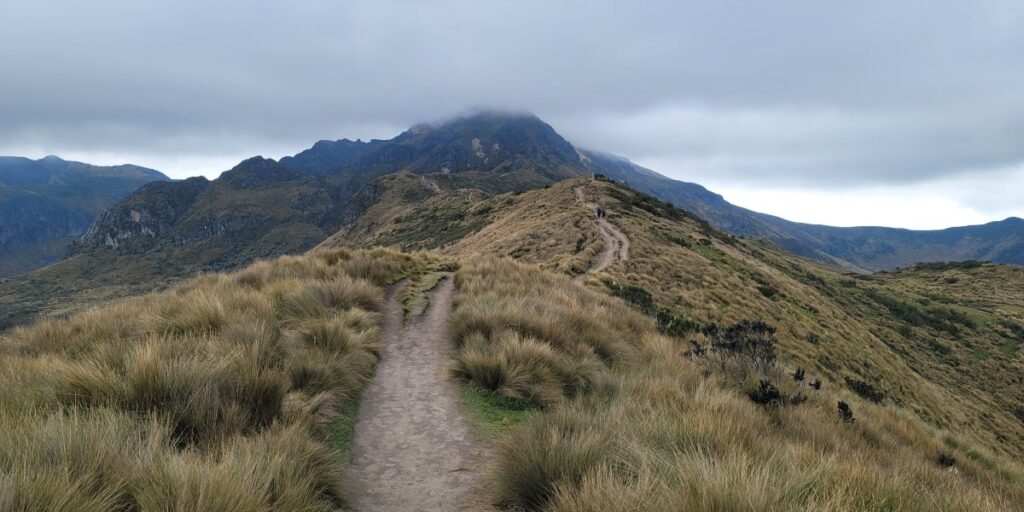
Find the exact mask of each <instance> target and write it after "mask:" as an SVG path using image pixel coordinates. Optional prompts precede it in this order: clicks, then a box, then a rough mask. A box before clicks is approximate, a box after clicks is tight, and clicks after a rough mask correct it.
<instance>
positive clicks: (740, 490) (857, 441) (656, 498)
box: [451, 259, 1024, 511]
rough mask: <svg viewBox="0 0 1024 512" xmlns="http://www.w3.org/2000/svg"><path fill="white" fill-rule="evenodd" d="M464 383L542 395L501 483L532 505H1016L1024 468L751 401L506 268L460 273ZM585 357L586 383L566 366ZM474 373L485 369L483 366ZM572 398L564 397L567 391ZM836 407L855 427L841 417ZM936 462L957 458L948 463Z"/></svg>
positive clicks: (893, 413) (649, 325)
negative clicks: (562, 369) (562, 367)
mask: <svg viewBox="0 0 1024 512" xmlns="http://www.w3.org/2000/svg"><path fill="white" fill-rule="evenodd" d="M456 284H457V286H458V294H457V297H456V304H457V308H456V311H455V314H454V317H453V319H452V326H451V329H452V333H453V337H454V338H455V341H456V343H457V346H458V348H459V354H458V356H457V363H456V374H457V375H459V376H461V377H462V378H464V379H466V380H468V381H470V382H472V383H474V384H475V385H478V386H481V387H484V388H488V389H491V390H494V391H496V392H497V393H499V394H501V395H504V396H509V397H515V398H526V399H530V400H534V401H536V402H538V403H540V404H541V405H543V406H544V407H545V409H544V412H542V413H538V414H533V415H531V416H530V417H529V418H528V419H527V420H526V421H525V423H524V424H522V425H521V426H519V427H516V428H513V429H512V430H511V431H510V432H509V433H508V434H507V436H506V437H505V438H504V439H503V440H502V441H500V443H499V447H498V461H497V469H496V473H495V480H496V484H497V485H498V487H499V488H500V489H501V492H502V497H503V499H504V500H506V501H507V502H508V503H510V504H515V505H519V506H523V507H526V508H528V509H535V510H552V511H597V510H665V511H670V510H708V511H711V510H715V511H718V510H920V511H930V510H964V511H966V510H1014V509H1016V508H1017V507H1019V504H1020V503H1024V488H1022V486H1021V480H1020V476H1019V470H1018V469H1017V468H1016V466H1013V465H1011V464H1009V463H1003V462H997V461H998V460H999V459H997V458H994V457H991V456H984V457H982V456H980V453H981V452H980V450H976V449H972V448H969V447H968V446H967V445H966V444H962V443H960V442H958V441H957V442H954V441H952V438H949V439H941V438H940V437H939V435H938V434H937V433H935V432H933V431H932V430H931V429H929V428H928V427H926V426H924V425H923V424H922V423H920V421H919V420H917V419H913V418H911V417H909V416H907V415H905V414H903V413H901V412H900V411H898V410H894V409H893V408H891V407H889V406H884V405H876V404H871V403H867V402H865V401H862V400H860V399H859V398H857V397H855V396H852V394H851V393H848V392H845V391H833V390H829V389H827V388H826V390H823V391H820V392H813V391H812V392H809V399H808V400H807V402H805V403H803V404H800V405H791V406H783V407H768V408H765V407H762V406H758V405H756V404H754V403H752V402H751V401H750V400H748V399H747V398H746V397H745V396H744V395H743V394H742V392H741V388H738V387H736V386H735V385H733V384H730V383H729V382H727V380H726V379H725V378H724V377H723V376H722V375H721V374H720V373H719V372H718V370H717V363H716V362H714V361H713V360H710V359H706V358H693V357H690V356H688V355H687V354H688V352H689V350H688V349H689V347H688V346H687V344H685V343H684V342H683V341H682V340H674V339H671V338H666V337H664V336H662V335H660V334H658V333H657V331H656V328H655V325H654V322H653V321H652V320H650V319H648V318H646V317H643V316H641V315H639V314H638V313H637V312H635V311H634V310H633V309H632V308H630V307H627V306H626V305H624V304H623V303H621V302H619V301H617V300H614V299H609V298H608V297H606V296H604V295H601V294H597V293H594V292H592V291H589V290H586V289H584V288H582V287H579V286H576V285H574V284H573V283H571V281H570V280H569V278H568V277H565V276H555V275H552V274H549V273H547V272H544V271H542V270H540V269H538V268H536V267H532V266H527V265H523V264H519V263H515V262H513V261H511V260H507V259H483V260H473V261H470V262H468V263H467V264H465V265H464V266H463V268H462V269H461V270H460V271H459V272H458V273H457V274H456ZM559 360H562V363H561V364H569V365H576V364H578V363H579V362H580V361H588V366H587V368H588V369H587V371H586V372H580V373H581V374H585V375H586V379H585V381H583V382H585V385H582V386H576V385H575V383H577V382H580V381H573V380H571V379H566V378H565V377H564V376H563V375H561V374H560V373H559V370H558V369H557V368H558V364H559ZM474 369H476V370H474ZM559 394H560V395H561V396H558V395H559ZM837 400H844V401H846V402H848V403H850V404H852V407H853V410H854V414H855V421H854V422H853V423H852V424H846V423H843V422H841V421H839V418H838V415H837V412H836V402H837ZM940 452H943V453H948V454H951V455H952V456H954V457H955V459H956V463H955V464H954V466H953V467H952V468H944V467H942V466H941V464H939V463H938V455H939V453H940Z"/></svg>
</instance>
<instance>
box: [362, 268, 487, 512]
mask: <svg viewBox="0 0 1024 512" xmlns="http://www.w3.org/2000/svg"><path fill="white" fill-rule="evenodd" d="M400 289H401V286H395V287H392V288H391V289H389V291H388V294H387V306H386V308H385V312H384V315H385V318H384V326H383V331H382V333H381V344H382V350H381V361H380V363H379V364H378V366H377V374H376V376H375V377H374V380H373V382H372V383H371V384H370V385H369V387H367V389H366V393H365V394H364V396H363V401H362V405H361V406H360V411H359V420H358V423H357V424H356V429H355V433H354V435H353V438H352V461H351V462H350V463H349V465H348V468H347V471H346V475H347V481H346V488H347V491H348V492H347V496H348V498H349V501H350V503H351V505H352V507H353V508H354V509H355V510H356V511H358V512H378V511H394V512H401V511H449V510H451V511H454V510H464V508H463V507H464V505H465V504H466V503H468V502H470V501H471V500H472V499H473V498H474V495H475V494H476V493H477V491H478V490H479V489H480V487H481V485H482V484H483V483H484V472H483V467H484V464H485V462H486V456H487V452H486V448H485V447H483V446H482V445H480V444H479V443H477V442H476V441H475V440H474V439H473V435H472V433H471V432H470V430H469V427H468V426H467V424H466V420H465V419H464V418H463V416H462V411H460V410H459V403H458V400H459V398H458V387H457V385H456V383H455V382H454V381H453V380H452V379H451V378H449V377H448V375H447V372H446V370H445V369H446V367H447V363H448V360H449V351H450V350H451V344H450V341H449V338H448V318H449V317H450V316H451V310H452V294H453V290H454V285H453V283H452V278H451V276H447V277H445V278H444V279H443V280H441V282H440V283H438V285H437V286H436V287H435V288H434V290H432V291H431V292H429V294H428V298H429V301H430V302H429V304H428V306H427V309H426V310H425V311H424V312H423V313H421V314H419V315H417V316H414V317H413V318H412V319H410V320H409V321H408V323H407V325H405V326H404V327H403V325H402V315H403V309H402V304H401V303H400V302H399V300H398V295H399V292H400Z"/></svg>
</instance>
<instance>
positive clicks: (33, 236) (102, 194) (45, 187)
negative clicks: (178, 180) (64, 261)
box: [0, 156, 168, 277]
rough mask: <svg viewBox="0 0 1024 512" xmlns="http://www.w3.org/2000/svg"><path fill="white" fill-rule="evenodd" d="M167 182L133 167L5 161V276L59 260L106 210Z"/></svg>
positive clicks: (1, 197) (0, 220)
mask: <svg viewBox="0 0 1024 512" xmlns="http://www.w3.org/2000/svg"><path fill="white" fill-rule="evenodd" d="M167 179H168V178H167V176H164V175H163V174H161V173H159V172H157V171H154V170H152V169H146V168H144V167H138V166H134V165H119V166H113V167H100V166H94V165H89V164H83V163H80V162H68V161H66V160H62V159H60V158H58V157H55V156H48V157H46V158H42V159H40V160H29V159H27V158H17V157H0V277H3V276H9V275H14V274H20V273H23V272H28V271H30V270H33V269H36V268H39V267H42V266H45V265H48V264H50V263H53V262H54V261H57V260H58V259H60V258H61V257H62V256H63V255H64V252H65V251H66V248H67V246H68V244H70V243H71V241H72V240H74V239H75V238H77V237H79V236H82V234H84V233H85V231H86V230H87V229H88V228H89V225H90V224H92V222H93V220H95V218H96V216H97V215H99V214H100V213H101V212H103V211H104V210H106V209H107V208H109V207H110V206H111V205H113V204H114V203H116V202H117V201H119V200H121V199H123V198H124V197H126V196H128V195H129V194H131V193H132V192H133V191H134V190H135V189H137V188H138V187H139V186H141V185H143V184H146V183H149V182H152V181H161V180H167Z"/></svg>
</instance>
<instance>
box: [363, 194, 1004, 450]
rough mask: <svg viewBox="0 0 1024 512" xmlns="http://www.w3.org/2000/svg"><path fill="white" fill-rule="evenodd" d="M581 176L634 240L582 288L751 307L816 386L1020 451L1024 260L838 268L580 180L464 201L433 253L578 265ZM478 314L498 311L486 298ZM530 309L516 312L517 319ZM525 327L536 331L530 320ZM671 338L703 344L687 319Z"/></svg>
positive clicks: (562, 267)
mask: <svg viewBox="0 0 1024 512" xmlns="http://www.w3.org/2000/svg"><path fill="white" fill-rule="evenodd" d="M580 185H585V186H587V187H588V192H587V195H588V198H589V199H590V200H592V201H595V202H597V203H599V204H601V205H602V206H603V207H605V208H606V209H607V211H608V212H609V221H611V222H613V223H614V224H616V225H617V226H618V227H619V228H620V229H621V230H622V231H623V232H624V233H626V235H627V236H629V238H630V239H631V242H632V247H631V250H630V260H629V261H627V262H624V263H616V264H613V265H612V266H610V267H609V268H608V269H606V270H605V271H603V272H600V273H598V274H596V275H588V276H587V277H586V279H585V283H586V285H587V286H588V287H590V288H592V289H595V290H600V291H602V292H605V293H609V292H612V291H613V290H612V289H611V287H610V286H609V285H608V284H606V283H607V282H610V283H614V284H615V285H617V286H619V287H627V286H628V287H637V288H640V289H643V290H645V291H646V292H648V293H649V294H650V297H651V302H652V304H653V306H655V307H656V308H660V309H663V310H666V311H668V312H670V313H672V314H674V315H677V318H678V319H681V320H682V321H683V322H682V324H683V325H685V324H687V323H690V324H691V325H695V326H697V327H698V328H699V327H700V326H703V325H706V324H709V323H716V324H718V325H721V326H724V325H728V324H732V323H734V322H738V321H741V320H763V321H765V322H767V323H769V324H771V325H773V326H775V327H776V328H778V333H777V335H776V339H777V341H778V344H779V348H780V352H781V353H782V357H783V358H784V359H785V360H786V361H787V362H788V364H789V365H790V366H793V367H797V366H799V367H803V368H805V369H806V370H807V372H808V374H809V375H810V376H813V377H818V376H820V377H822V378H823V379H824V381H825V385H826V387H827V388H833V387H841V388H844V387H846V384H845V379H846V378H851V379H855V380H859V381H865V382H869V383H871V384H872V385H874V386H875V387H876V388H878V389H881V390H882V391H883V392H884V393H885V394H886V396H887V398H886V402H887V403H890V404H894V405H897V406H900V407H903V408H905V409H907V410H909V411H912V412H913V414H915V415H917V416H918V417H919V418H920V419H922V420H923V421H925V422H927V423H928V425H929V426H930V427H932V428H935V429H938V430H948V431H950V432H953V433H955V434H956V435H957V436H958V437H962V438H965V439H968V440H970V441H971V443H972V444H975V445H978V446H982V447H984V448H985V449H986V450H987V451H991V452H996V453H1001V454H1004V455H1007V456H1010V457H1016V458H1020V457H1024V434H1022V432H1024V430H1022V429H1021V419H1020V417H1021V416H1024V406H1021V405H1020V404H1021V403H1022V401H1024V387H1021V386H1020V375H1021V374H1022V372H1024V348H1021V345H1022V344H1024V340H1022V339H1021V338H1022V334H1020V333H1022V332H1024V331H1018V332H1015V331H1014V330H1013V327H1012V326H1021V329H1024V308H1022V306H1021V303H1020V299H1019V297H1020V296H1021V290H1024V269H1022V268H1019V267H1008V266H995V265H987V266H984V267H981V268H976V269H959V270H957V269H954V270H948V271H941V272H940V271H906V272H901V273H890V274H877V275H873V276H854V275H847V274H843V273H841V271H839V270H837V269H834V268H829V267H825V266H823V265H821V264H818V263H815V262H811V261H807V260H804V259H801V258H798V257H795V256H793V255H790V254H788V253H786V252H784V251H782V250H780V249H779V248H777V247H775V246H773V245H771V244H768V243H766V242H761V241H757V240H742V239H735V238H733V237H730V236H728V235H726V234H724V233H721V232H719V231H717V230H715V229H713V228H711V227H710V226H708V225H706V224H705V223H702V222H700V221H699V220H697V219H695V218H693V217H692V216H688V215H685V214H682V213H677V214H672V215H668V214H666V210H665V209H664V208H662V207H661V206H659V205H657V204H654V203H646V202H644V200H642V198H639V196H636V195H635V194H634V193H633V192H632V191H630V190H628V189H626V188H623V187H620V186H617V185H614V184H610V183H606V182H586V181H582V180H567V181H565V182H560V183H556V184H554V185H552V186H550V187H547V188H545V189H539V190H534V191H529V192H524V193H521V194H503V195H498V196H493V197H490V198H487V199H485V200H483V201H480V202H478V203H476V204H475V205H474V206H473V209H474V211H475V210H481V211H486V212H487V214H486V217H487V222H486V223H485V224H484V225H482V226H481V227H478V228H476V229H475V230H474V231H472V232H470V233H468V234H465V235H464V236H463V237H462V238H460V239H458V240H457V241H455V242H454V243H446V244H445V245H444V246H442V247H439V252H441V253H442V254H444V255H446V256H450V257H453V258H456V259H460V260H463V261H467V260H469V259H472V258H474V257H487V256H510V257H513V258H515V259H517V260H519V261H523V262H528V263H535V264H537V265H539V266H540V267H541V268H543V269H546V270H551V271H555V272H558V273H563V274H568V275H576V274H578V273H580V272H582V271H584V269H586V268H588V267H589V266H590V264H591V262H592V260H593V259H594V257H595V255H596V254H597V253H598V252H600V250H601V248H602V242H601V239H600V237H599V236H597V234H596V230H595V226H594V220H593V213H592V212H591V211H590V210H589V209H588V208H585V207H584V206H582V205H580V204H578V203H577V202H576V201H575V198H574V194H573V188H574V187H576V186H580ZM431 201H433V202H432V203H430V204H435V205H436V204H440V203H439V202H443V201H444V199H443V196H440V197H435V198H432V199H431ZM428 207H429V205H426V206H422V208H421V209H422V210H429V208H428ZM421 213H422V212H421ZM427 218H431V217H430V215H425V214H424V215H421V216H420V217H409V218H407V219H405V220H404V221H403V223H401V224H402V229H403V230H405V231H407V232H417V230H418V229H428V227H426V226H424V225H423V224H424V223H425V222H427V221H426V220H423V219H427ZM417 222H419V224H417ZM393 227H394V224H393V223H387V224H386V225H383V226H377V228H379V229H381V230H382V232H380V233H377V235H379V236H375V232H374V229H375V228H374V227H373V226H365V231H364V232H362V233H361V240H363V241H365V242H366V243H374V242H377V241H387V240H389V237H390V235H389V234H388V233H391V232H392V231H389V230H392V228H393ZM877 294H880V295H877ZM877 296H885V297H894V298H896V299H897V300H899V301H903V302H906V303H908V304H912V305H915V306H916V307H919V308H921V310H922V311H925V312H926V313H927V310H928V309H929V308H933V309H934V310H935V311H936V312H937V313H941V315H930V316H931V317H932V318H925V319H924V320H925V321H923V322H922V321H917V323H908V322H907V321H906V319H901V318H899V317H898V316H897V315H895V314H894V313H893V312H892V311H891V310H890V309H889V308H888V307H886V306H885V305H884V304H881V303H880V302H879V301H878V300H876V299H873V298H872V297H877ZM523 307H526V308H529V307H530V305H529V304H525V305H524V306H523ZM508 308H509V309H510V310H513V311H514V310H516V309H518V308H519V305H510V306H509V307H508ZM488 314H492V315H508V314H510V313H508V312H504V311H501V310H500V308H494V309H493V310H492V311H491V312H490V313H488ZM531 315H532V313H528V314H523V315H521V316H524V317H526V318H525V319H517V320H516V321H520V322H529V321H531V319H530V318H529V317H530V316H531ZM942 315H956V316H957V317H960V316H962V317H966V318H969V319H970V321H971V323H972V325H973V327H969V326H963V325H958V326H954V328H949V322H945V323H943V321H941V318H940V317H941V316H942ZM926 316H929V315H926ZM936 318H938V319H939V321H933V320H935V319H936ZM911 320H914V319H911ZM525 337H526V338H531V337H532V338H542V337H540V336H537V335H536V333H534V332H530V333H528V335H527V336H525ZM681 337H682V338H683V339H684V340H685V341H687V342H696V343H703V344H706V343H708V339H707V338H706V337H704V336H703V335H702V334H701V333H700V332H699V331H696V330H691V331H689V332H684V333H682V334H681ZM556 341H559V340H558V339H557V338H556ZM474 357H476V356H474ZM492 366H493V365H492ZM481 370H484V368H483V367H481Z"/></svg>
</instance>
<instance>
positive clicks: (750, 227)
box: [581, 152, 1024, 271]
mask: <svg viewBox="0 0 1024 512" xmlns="http://www.w3.org/2000/svg"><path fill="white" fill-rule="evenodd" d="M581 154H582V155H583V157H584V161H585V163H586V164H587V166H588V168H589V169H591V170H593V171H594V172H599V173H602V174H604V175H606V176H608V177H609V178H612V179H615V180H619V181H624V182H626V183H628V184H629V185H630V186H631V187H633V188H635V189H636V190H639V191H641V192H646V193H648V194H651V195H653V196H655V197H658V198H659V199H662V200H663V201H668V202H670V203H672V204H674V205H676V206H678V207H680V208H683V209H685V210H688V211H690V212H692V213H694V214H696V215H698V216H700V217H702V218H704V219H705V220H707V221H708V222H710V223H711V224H713V225H714V226H715V227H717V228H719V229H722V230H724V231H727V232H729V233H732V234H733V235H737V236H749V237H757V238H765V239H768V240H771V241H772V242H775V243H776V244H778V245H779V246H781V247H782V248H784V249H786V250H788V251H790V252H792V253H795V254H798V255H800V256H806V257H810V258H814V259H817V260H820V261H824V262H828V263H832V264H835V265H839V266H840V267H844V268H847V269H849V270H858V271H878V270H891V269H895V268H899V267H906V266H909V265H913V264H915V263H923V262H934V261H964V260H981V261H992V262H995V263H1013V264H1018V265H1021V264H1024V220H1022V219H1020V218H1017V217H1010V218H1008V219H1006V220H1002V221H998V222H990V223H988V224H983V225H979V226H964V227H953V228H947V229H940V230H929V231H918V230H910V229H899V228H886V227H852V228H839V227H833V226H822V225H818V224H804V223H800V222H792V221H789V220H786V219H783V218H779V217H776V216H774V215H768V214H765V213H759V212H755V211H752V210H748V209H746V208H742V207H739V206H736V205H733V204H731V203H729V202H728V201H726V200H725V199H724V198H723V197H722V196H720V195H718V194H716V193H714V192H711V191H709V190H708V189H706V188H704V187H702V186H700V185H697V184H695V183H686V182H682V181H677V180H673V179H671V178H668V177H665V176H663V175H661V174H658V173H656V172H654V171H651V170H649V169H645V168H643V167H640V166H638V165H636V164H633V163H632V162H630V161H628V160H626V159H624V158H620V157H616V156H611V155H606V154H601V153H595V152H581Z"/></svg>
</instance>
